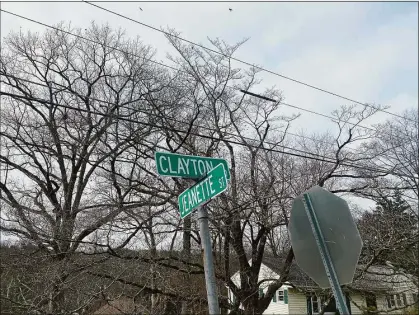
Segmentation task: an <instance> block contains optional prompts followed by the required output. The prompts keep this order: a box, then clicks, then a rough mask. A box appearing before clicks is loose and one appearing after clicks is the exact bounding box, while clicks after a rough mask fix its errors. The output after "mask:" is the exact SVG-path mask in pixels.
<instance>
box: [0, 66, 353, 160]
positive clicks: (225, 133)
mask: <svg viewBox="0 0 419 315" xmlns="http://www.w3.org/2000/svg"><path fill="white" fill-rule="evenodd" d="M0 75H3V76H5V77H9V78H13V79H14V80H15V82H17V81H22V82H27V83H31V84H34V85H37V86H41V87H44V88H48V89H49V88H51V89H55V90H58V91H59V92H65V93H69V94H73V93H72V92H71V91H69V90H66V89H65V88H67V87H66V86H64V85H61V84H58V83H56V82H51V83H53V84H56V85H57V86H59V87H54V86H48V85H45V84H42V83H39V82H35V81H32V80H27V79H23V78H19V77H16V76H14V75H9V74H5V73H2V72H0ZM0 82H1V80H0ZM4 83H6V84H9V83H7V82H4ZM9 85H10V84H9ZM10 86H12V87H14V86H13V85H10ZM250 94H251V95H256V94H253V93H250ZM89 99H90V100H92V101H96V102H99V103H104V104H107V105H114V103H111V102H109V101H105V100H101V99H97V98H95V97H89ZM138 101H140V99H135V100H131V101H127V102H124V103H123V104H121V105H122V106H120V107H119V108H126V107H124V106H126V105H129V104H131V103H135V102H138ZM159 101H162V100H159ZM136 111H137V112H140V113H144V114H147V115H150V116H153V117H157V118H160V119H166V120H171V121H174V122H177V123H181V124H185V125H188V124H189V122H186V121H182V120H179V119H175V118H169V117H163V116H161V115H157V114H153V113H150V112H148V111H144V110H141V109H136ZM197 127H198V128H199V129H205V130H208V131H212V132H215V131H216V130H215V129H212V128H209V127H205V126H197ZM281 133H283V134H289V135H292V136H296V137H301V138H303V139H309V140H311V141H313V142H317V143H325V144H329V145H335V143H330V142H327V141H321V140H318V139H313V138H310V137H305V136H302V135H298V134H294V133H290V132H286V133H285V132H283V131H281ZM223 134H224V135H227V136H233V137H242V138H243V139H245V140H247V141H258V140H256V139H252V138H249V137H245V136H242V135H237V134H234V133H231V132H226V131H223ZM265 143H266V144H269V145H273V146H277V147H281V148H284V149H290V150H294V151H296V152H302V153H306V154H311V155H313V156H318V157H321V158H325V156H323V155H320V154H317V153H312V152H307V151H304V150H300V149H296V148H291V147H288V146H285V145H280V144H277V143H272V142H269V141H265ZM347 150H350V151H351V152H352V153H358V154H359V153H360V152H358V151H356V150H354V149H351V148H347ZM326 158H332V159H333V158H334V157H326Z"/></svg>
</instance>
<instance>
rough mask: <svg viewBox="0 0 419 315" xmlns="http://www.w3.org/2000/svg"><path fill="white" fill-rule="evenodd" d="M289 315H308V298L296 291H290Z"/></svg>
mask: <svg viewBox="0 0 419 315" xmlns="http://www.w3.org/2000/svg"><path fill="white" fill-rule="evenodd" d="M288 305H289V314H301V315H303V314H307V298H306V296H305V295H304V294H302V293H300V292H298V291H297V290H296V289H289V290H288Z"/></svg>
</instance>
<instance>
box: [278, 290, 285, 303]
mask: <svg viewBox="0 0 419 315" xmlns="http://www.w3.org/2000/svg"><path fill="white" fill-rule="evenodd" d="M278 301H281V302H284V291H278Z"/></svg>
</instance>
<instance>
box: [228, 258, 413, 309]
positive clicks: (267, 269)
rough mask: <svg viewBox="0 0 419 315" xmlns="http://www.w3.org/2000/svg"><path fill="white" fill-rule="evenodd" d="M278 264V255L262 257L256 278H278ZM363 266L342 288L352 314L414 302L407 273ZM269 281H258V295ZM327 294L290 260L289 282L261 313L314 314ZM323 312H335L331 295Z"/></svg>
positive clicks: (237, 277) (236, 277) (235, 279)
mask: <svg viewBox="0 0 419 315" xmlns="http://www.w3.org/2000/svg"><path fill="white" fill-rule="evenodd" d="M249 263H251V261H249ZM281 266H282V263H281V260H280V259H278V258H272V257H271V258H264V260H263V263H262V266H261V270H260V273H259V280H258V281H262V280H268V279H278V278H279V270H280V267H281ZM364 269H365V268H364V267H363V266H358V268H357V271H356V273H355V277H354V281H353V283H352V284H350V285H347V286H344V287H343V291H344V293H345V295H346V302H347V305H348V308H349V310H350V312H351V314H352V315H356V314H366V313H364V312H366V310H367V307H368V308H369V309H370V310H373V309H374V308H375V309H376V310H378V311H384V312H386V313H390V314H403V313H405V312H406V310H407V309H408V308H409V307H412V306H413V305H414V304H415V302H416V303H417V301H418V289H417V286H416V285H415V284H414V282H413V281H412V278H411V277H410V276H408V275H404V274H395V273H394V271H392V270H391V269H390V268H388V267H383V266H380V267H377V266H374V267H369V268H368V270H367V272H364ZM231 279H232V281H233V282H234V283H235V284H236V285H238V286H239V285H240V274H239V272H236V273H235V274H234V275H233V276H232V278H231ZM269 282H270V281H266V282H263V283H262V284H261V287H260V289H259V294H263V293H264V292H266V291H267V287H268V285H269ZM327 293H328V292H326V291H324V290H321V289H320V288H319V287H318V286H317V285H316V284H315V282H314V281H312V280H311V279H310V278H309V277H308V276H306V275H305V273H304V272H302V271H301V269H300V268H299V267H298V265H296V264H295V263H293V265H292V266H291V270H290V277H289V281H288V282H286V283H285V284H284V285H283V286H282V287H281V288H280V289H279V290H278V291H277V292H276V294H275V296H274V298H273V299H272V301H271V303H270V304H269V307H268V308H267V309H266V310H265V312H264V314H308V315H315V314H318V313H319V312H320V311H321V308H322V305H324V304H325V301H326V300H327V299H326V294H327ZM228 297H229V300H230V301H231V302H233V301H235V297H234V295H233V294H232V292H231V291H230V290H228ZM324 314H325V315H331V314H336V305H335V302H334V299H333V298H332V300H331V301H330V303H329V304H328V305H327V306H326V309H325V313H324Z"/></svg>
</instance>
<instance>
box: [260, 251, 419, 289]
mask: <svg viewBox="0 0 419 315" xmlns="http://www.w3.org/2000/svg"><path fill="white" fill-rule="evenodd" d="M284 261H285V257H272V256H269V255H265V256H264V258H263V261H262V263H263V264H264V265H265V266H267V267H268V268H270V269H271V270H272V271H274V272H275V273H277V274H278V275H279V274H280V272H281V269H282V266H283V263H284ZM365 269H366V266H365V265H358V266H357V268H356V270H355V275H354V280H353V282H352V283H351V284H348V285H347V286H346V287H347V288H348V289H352V290H358V291H370V292H378V291H381V292H391V291H394V290H395V288H397V287H401V286H406V285H408V284H409V283H411V284H412V285H411V286H412V287H413V286H414V285H413V282H412V280H411V279H410V277H411V276H409V275H406V274H404V273H402V272H399V273H397V272H395V271H394V269H392V268H390V267H387V266H369V267H368V268H367V269H366V270H365ZM288 282H289V283H290V284H291V285H293V286H295V287H297V288H300V289H308V290H310V289H311V290H314V289H319V286H318V285H317V284H316V283H315V282H314V281H313V280H312V279H311V278H310V277H309V276H307V274H306V273H305V272H304V271H303V270H302V269H301V268H300V267H299V266H298V264H297V263H296V262H295V260H294V261H293V262H292V264H291V267H290V273H289V279H288Z"/></svg>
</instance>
